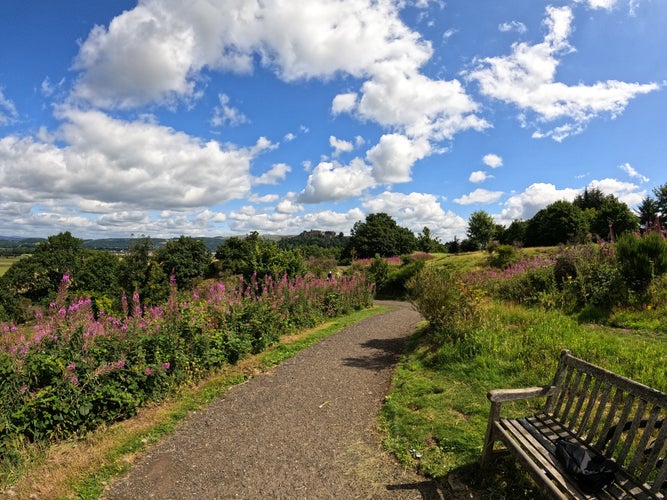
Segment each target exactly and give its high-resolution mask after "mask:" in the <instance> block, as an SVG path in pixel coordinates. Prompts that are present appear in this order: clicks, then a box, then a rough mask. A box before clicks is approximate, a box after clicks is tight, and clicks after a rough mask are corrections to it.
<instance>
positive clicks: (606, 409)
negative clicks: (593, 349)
mask: <svg viewBox="0 0 667 500" xmlns="http://www.w3.org/2000/svg"><path fill="white" fill-rule="evenodd" d="M554 386H556V387H557V390H556V392H555V393H554V394H553V395H552V396H550V397H549V398H548V399H547V402H546V408H545V410H546V413H547V414H549V415H551V416H552V417H553V418H554V420H557V421H558V422H560V423H561V424H563V425H565V426H566V427H567V428H568V429H570V430H572V431H574V432H575V433H576V435H577V436H578V437H579V438H580V439H581V440H583V441H584V442H586V443H587V444H589V445H590V446H592V447H593V448H594V449H595V450H597V451H598V452H600V453H602V454H604V455H605V456H607V457H610V458H613V459H614V460H615V461H616V462H617V463H618V464H619V465H620V466H621V467H622V468H623V469H625V471H626V472H628V473H630V474H632V475H633V476H635V477H636V478H637V479H639V480H640V481H641V482H642V483H652V484H653V485H654V486H653V489H654V491H658V490H659V489H660V487H661V486H662V485H663V483H664V482H665V481H667V460H665V459H664V457H665V454H667V422H665V417H667V394H665V393H664V392H660V391H657V390H655V389H652V388H651V387H648V386H646V385H643V384H640V383H639V382H635V381H634V380H630V379H629V378H626V377H622V376H620V375H617V374H615V373H612V372H610V371H608V370H605V369H603V368H600V367H598V366H595V365H592V364H590V363H587V362H585V361H583V360H581V359H579V358H576V357H574V356H572V355H571V354H570V352H569V351H563V352H562V353H561V357H560V361H559V364H558V369H557V371H556V375H555V377H554Z"/></svg>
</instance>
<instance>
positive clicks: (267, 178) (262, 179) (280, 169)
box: [253, 163, 292, 184]
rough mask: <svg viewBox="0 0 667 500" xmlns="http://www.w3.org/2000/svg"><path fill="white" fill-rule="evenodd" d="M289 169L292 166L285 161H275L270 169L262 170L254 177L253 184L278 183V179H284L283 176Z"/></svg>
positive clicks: (285, 175) (290, 169)
mask: <svg viewBox="0 0 667 500" xmlns="http://www.w3.org/2000/svg"><path fill="white" fill-rule="evenodd" d="M291 171H292V167H290V166H289V165H287V164H286V163H276V164H275V165H273V166H272V167H271V170H269V171H267V172H264V173H263V174H262V175H260V176H259V177H255V178H254V179H253V184H278V182H279V181H282V180H285V177H287V174H288V173H290V172H291Z"/></svg>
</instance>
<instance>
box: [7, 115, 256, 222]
mask: <svg viewBox="0 0 667 500" xmlns="http://www.w3.org/2000/svg"><path fill="white" fill-rule="evenodd" d="M58 116H59V118H60V119H62V120H63V124H62V126H61V127H60V129H59V130H58V132H57V137H58V138H59V141H60V142H59V143H58V144H60V143H62V144H63V146H59V145H56V144H54V143H45V142H39V141H37V140H35V139H33V138H30V137H24V138H18V137H15V136H7V137H4V138H2V139H0V199H6V200H15V201H24V202H27V203H30V204H31V205H40V204H43V203H47V202H50V201H53V202H54V203H59V204H61V205H66V206H74V207H76V206H81V207H82V209H83V210H88V209H89V207H94V206H96V207H100V208H99V209H100V210H107V209H111V208H112V209H113V210H115V211H121V212H123V211H124V212H131V211H132V210H134V209H135V208H136V207H141V208H142V209H144V210H163V209H184V208H186V207H203V206H210V205H214V204H218V203H224V202H226V201H228V200H232V199H238V198H242V197H244V196H246V195H247V194H248V193H249V189H250V184H251V176H250V174H249V168H250V163H251V161H252V159H253V158H254V155H256V154H259V153H260V152H261V151H262V150H263V149H262V147H266V145H265V144H263V143H262V144H258V145H256V146H254V147H253V148H251V149H240V148H239V149H223V148H222V147H221V145H220V144H218V143H217V142H215V141H208V142H203V141H201V140H199V139H197V138H195V137H191V136H188V135H186V134H184V133H181V132H176V131H174V130H172V129H170V128H168V127H163V126H158V125H155V124H152V123H148V122H142V121H135V122H124V121H120V120H116V119H113V118H111V117H109V116H108V115H106V114H104V113H101V112H98V111H81V110H75V109H71V108H64V109H61V110H60V111H59V113H58Z"/></svg>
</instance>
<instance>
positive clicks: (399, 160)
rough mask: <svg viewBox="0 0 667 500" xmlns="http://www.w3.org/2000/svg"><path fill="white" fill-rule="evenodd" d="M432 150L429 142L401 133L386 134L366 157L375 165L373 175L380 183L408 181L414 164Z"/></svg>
mask: <svg viewBox="0 0 667 500" xmlns="http://www.w3.org/2000/svg"><path fill="white" fill-rule="evenodd" d="M430 152H431V147H430V145H429V143H428V142H426V141H423V140H421V141H420V140H410V139H408V138H407V137H406V136H404V135H400V134H386V135H383V136H382V137H381V138H380V142H379V143H378V144H376V145H375V146H373V147H372V148H371V149H370V150H369V151H368V152H367V153H366V158H367V160H368V161H369V162H370V163H371V165H372V166H373V177H374V178H375V180H376V181H377V182H378V183H386V184H391V183H397V182H408V181H409V180H410V179H411V170H412V166H413V165H414V163H415V162H416V161H417V160H421V159H422V158H424V157H425V156H427V155H428V154H429V153H430Z"/></svg>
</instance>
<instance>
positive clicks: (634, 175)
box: [618, 163, 651, 184]
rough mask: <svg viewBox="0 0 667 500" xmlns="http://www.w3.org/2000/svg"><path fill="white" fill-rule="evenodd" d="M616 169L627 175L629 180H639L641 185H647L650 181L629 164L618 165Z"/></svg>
mask: <svg viewBox="0 0 667 500" xmlns="http://www.w3.org/2000/svg"><path fill="white" fill-rule="evenodd" d="M618 168H620V169H621V170H623V172H625V173H626V174H628V175H629V176H630V177H631V178H633V179H639V182H641V183H642V184H644V183H647V182H649V181H650V180H651V179H649V178H648V177H646V176H645V175H642V174H640V173H639V172H637V170H635V168H634V167H633V166H632V165H630V164H629V163H624V164H623V165H619V166H618Z"/></svg>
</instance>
